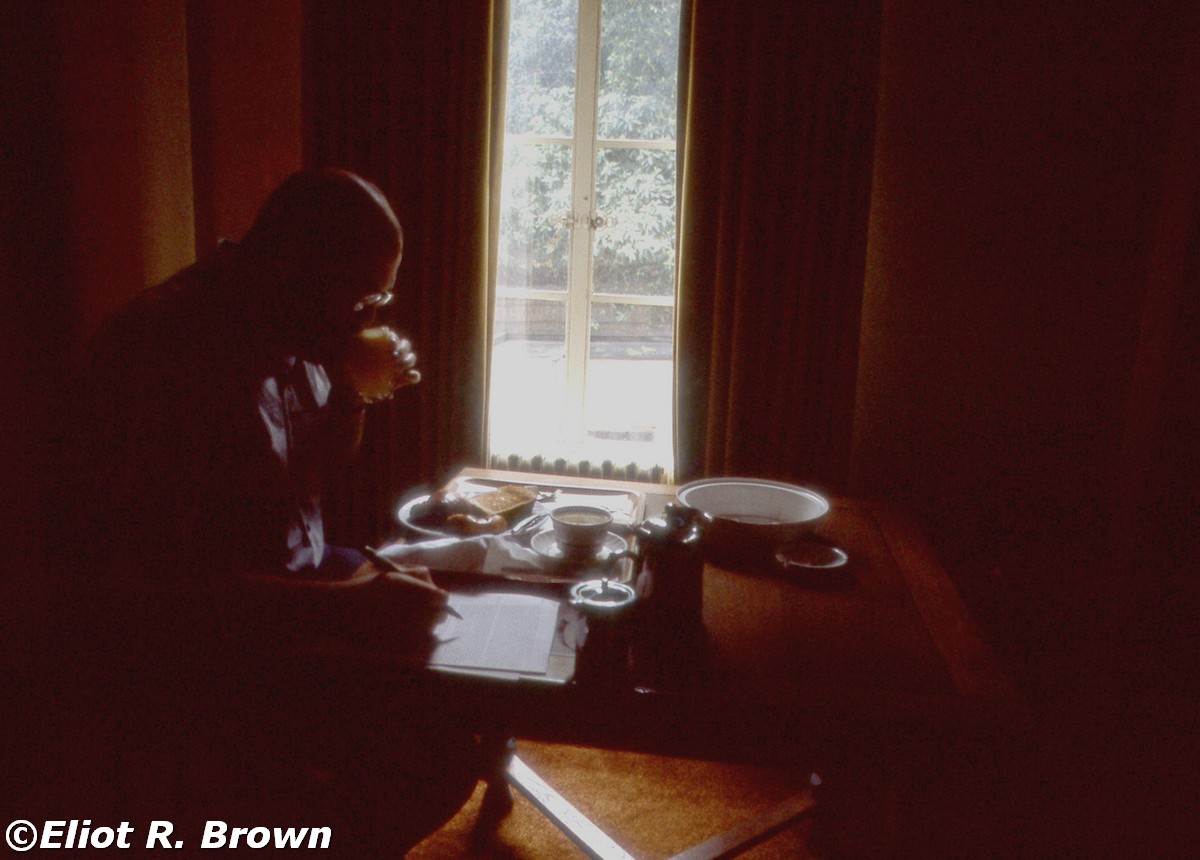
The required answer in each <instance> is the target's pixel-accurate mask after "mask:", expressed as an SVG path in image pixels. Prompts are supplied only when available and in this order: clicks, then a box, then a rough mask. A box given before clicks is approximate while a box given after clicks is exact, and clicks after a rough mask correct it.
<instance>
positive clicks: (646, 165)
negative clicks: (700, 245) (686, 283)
mask: <svg viewBox="0 0 1200 860" xmlns="http://www.w3.org/2000/svg"><path fill="white" fill-rule="evenodd" d="M596 203H597V211H598V212H599V213H600V215H601V217H602V218H603V219H604V223H603V226H601V227H600V228H599V229H597V230H596V240H595V242H596V244H595V264H594V269H593V277H594V287H593V289H594V290H595V291H596V292H598V293H614V294H617V295H625V296H628V295H634V296H671V295H674V292H675V153H674V152H673V151H671V150H650V149H602V150H600V153H599V154H598V156H597V159H596Z"/></svg>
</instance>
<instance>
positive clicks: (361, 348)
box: [346, 326, 400, 400]
mask: <svg viewBox="0 0 1200 860" xmlns="http://www.w3.org/2000/svg"><path fill="white" fill-rule="evenodd" d="M399 349H400V335H398V334H396V332H394V331H392V330H391V329H390V328H388V327H387V326H374V327H372V328H366V329H363V330H362V331H360V332H358V333H357V334H356V335H355V336H354V337H352V338H351V339H350V343H349V345H348V346H347V349H346V372H347V373H348V374H349V375H350V382H351V383H352V384H353V385H354V390H355V391H357V392H358V394H359V396H360V397H362V398H363V399H364V400H383V399H386V398H388V397H391V395H392V392H393V391H394V390H395V389H396V372H397V371H396V355H397V353H398V352H399Z"/></svg>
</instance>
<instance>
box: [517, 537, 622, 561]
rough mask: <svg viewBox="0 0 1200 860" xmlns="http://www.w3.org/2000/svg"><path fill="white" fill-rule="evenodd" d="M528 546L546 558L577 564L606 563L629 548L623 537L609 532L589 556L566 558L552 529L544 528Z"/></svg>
mask: <svg viewBox="0 0 1200 860" xmlns="http://www.w3.org/2000/svg"><path fill="white" fill-rule="evenodd" d="M529 547H530V549H532V550H533V551H534V552H536V553H537V554H538V555H540V556H542V557H543V558H548V559H550V560H551V561H557V562H563V561H569V562H572V563H578V564H584V563H586V564H607V563H608V562H609V561H611V560H612V558H613V556H615V555H617V554H619V553H622V552H625V550H627V549H629V544H628V543H626V541H625V538H623V537H621V536H620V535H617V534H613V533H612V532H609V533H608V534H606V535H605V536H604V545H603V546H601V547H600V549H599V551H598V552H597V553H596V554H595V555H594V556H592V557H591V558H584V559H575V558H567V557H565V556H564V555H563V551H562V547H560V546H559V545H558V539H557V538H555V537H554V530H553V529H546V530H545V531H540V532H538V533H537V534H535V535H534V536H533V540H531V541H530V542H529Z"/></svg>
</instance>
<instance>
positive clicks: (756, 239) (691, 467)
mask: <svg viewBox="0 0 1200 860" xmlns="http://www.w3.org/2000/svg"><path fill="white" fill-rule="evenodd" d="M880 18H881V3H880V0H858V2H844V3H831V2H824V0H767V1H766V2H756V3H732V2H725V0H691V8H690V17H689V16H688V14H687V12H685V22H684V31H683V35H684V38H685V39H686V40H687V42H686V44H685V46H684V48H683V54H684V60H683V63H684V67H683V69H682V75H681V82H682V94H681V100H682V102H683V113H684V115H685V116H686V124H685V126H684V127H683V135H682V149H681V157H680V163H681V174H682V180H681V183H682V189H681V214H680V242H679V255H680V256H679V290H678V318H677V330H676V343H677V353H678V354H677V366H676V373H677V379H676V396H677V414H676V428H677V430H676V437H677V449H678V463H677V468H676V473H677V477H678V478H679V479H680V480H690V479H693V478H697V477H701V476H712V475H721V474H739V475H754V476H766V477H773V478H777V479H781V480H796V481H804V482H809V483H815V484H818V485H821V486H826V487H829V488H831V489H839V488H842V487H843V486H844V484H845V480H846V473H847V468H848V463H849V455H850V436H851V425H852V417H853V409H854V389H855V375H856V368H857V357H858V330H859V318H860V310H861V298H862V284H863V276H864V261H865V257H866V242H867V213H868V205H869V200H870V188H871V167H872V156H873V147H874V129H875V106H876V93H877V89H878V75H879V42H880Z"/></svg>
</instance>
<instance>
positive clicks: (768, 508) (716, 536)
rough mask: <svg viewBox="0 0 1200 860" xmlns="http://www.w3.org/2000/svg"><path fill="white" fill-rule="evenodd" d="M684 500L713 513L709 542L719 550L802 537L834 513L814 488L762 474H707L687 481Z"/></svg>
mask: <svg viewBox="0 0 1200 860" xmlns="http://www.w3.org/2000/svg"><path fill="white" fill-rule="evenodd" d="M678 496H679V501H680V502H681V503H683V504H685V505H687V506H688V507H690V508H696V509H697V510H701V511H704V512H705V513H706V514H710V515H711V516H712V517H713V524H712V526H711V527H710V529H709V537H708V538H707V539H706V541H705V542H706V543H708V544H709V545H710V546H712V547H714V548H716V549H719V550H728V549H739V548H747V549H751V548H755V549H768V548H774V547H776V546H779V545H780V544H785V543H789V542H791V541H794V540H797V539H798V538H800V537H802V536H803V535H805V534H807V533H808V532H810V531H812V529H813V526H815V525H816V523H817V522H818V521H820V519H821V518H822V517H824V516H825V515H826V514H827V513H829V500H828V499H826V498H825V497H824V496H822V495H821V494H820V493H817V492H815V491H813V490H810V489H807V488H805V487H798V486H796V485H795V484H785V483H782V482H780V481H767V480H762V479H760V478H706V479H704V480H700V481H692V482H691V483H688V484H684V485H683V486H682V487H680V488H679V490H678Z"/></svg>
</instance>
